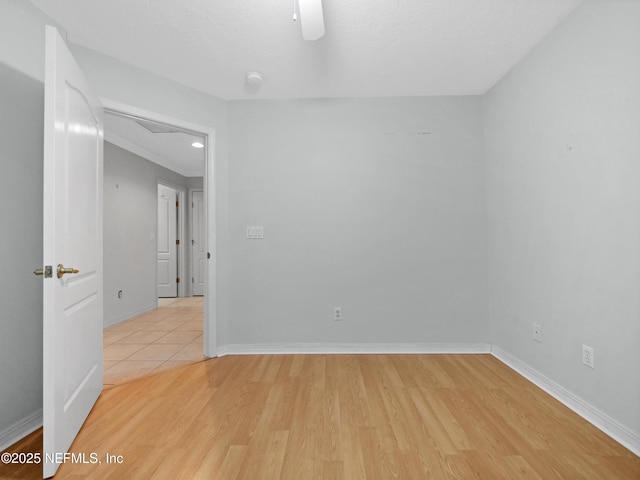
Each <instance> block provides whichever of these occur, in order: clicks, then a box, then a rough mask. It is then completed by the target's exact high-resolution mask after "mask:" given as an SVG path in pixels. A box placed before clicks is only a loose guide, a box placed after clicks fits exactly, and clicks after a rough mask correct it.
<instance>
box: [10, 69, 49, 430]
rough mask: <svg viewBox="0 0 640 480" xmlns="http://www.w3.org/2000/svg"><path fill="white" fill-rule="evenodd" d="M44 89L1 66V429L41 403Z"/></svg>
mask: <svg viewBox="0 0 640 480" xmlns="http://www.w3.org/2000/svg"><path fill="white" fill-rule="evenodd" d="M43 102H44V86H43V85H42V83H40V82H39V81H37V80H33V79H31V78H29V77H27V76H25V75H23V74H21V73H19V72H17V71H15V70H13V69H11V68H9V67H7V66H5V65H3V64H0V105H2V115H0V163H1V165H2V175H0V191H2V192H3V195H5V197H4V198H5V201H3V202H2V204H1V205H0V222H2V225H3V227H2V234H1V235H0V251H2V252H3V253H4V255H3V261H2V263H3V266H2V270H3V274H2V275H0V305H2V307H1V312H0V434H1V433H2V431H3V430H5V429H6V428H8V427H9V426H11V425H13V424H14V423H16V422H18V421H20V420H23V419H24V418H26V417H28V416H29V415H31V414H33V413H34V412H37V411H38V410H40V409H41V408H42V281H43V279H42V277H36V276H35V275H34V274H33V273H32V272H33V270H34V269H36V268H41V265H42V208H43V207H42V148H43V117H44V103H43Z"/></svg>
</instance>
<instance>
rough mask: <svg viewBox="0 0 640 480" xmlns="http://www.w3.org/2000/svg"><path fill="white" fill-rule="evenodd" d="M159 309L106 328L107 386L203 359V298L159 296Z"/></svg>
mask: <svg viewBox="0 0 640 480" xmlns="http://www.w3.org/2000/svg"><path fill="white" fill-rule="evenodd" d="M158 305H159V308H157V309H156V310H152V311H150V312H147V313H144V314H142V315H139V316H137V317H134V318H132V319H130V320H126V321H124V322H121V323H119V324H117V325H114V326H112V327H109V328H106V329H105V330H104V340H103V344H104V386H105V387H108V386H113V385H117V384H121V383H125V382H128V381H131V380H135V379H137V378H140V377H144V376H146V375H149V374H151V373H157V372H161V371H164V370H168V369H170V368H174V367H179V366H183V365H188V364H190V363H195V362H199V361H201V360H204V359H205V357H204V355H203V343H202V342H203V335H202V330H203V315H204V313H203V312H204V297H187V298H160V299H158Z"/></svg>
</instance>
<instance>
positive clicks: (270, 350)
mask: <svg viewBox="0 0 640 480" xmlns="http://www.w3.org/2000/svg"><path fill="white" fill-rule="evenodd" d="M336 353H342V354H403V353H404V354H416V353H422V354H425V353H450V354H451V353H491V344H489V343H267V344H232V345H221V346H219V347H218V349H217V355H218V356H219V357H223V356H225V355H279V354H336Z"/></svg>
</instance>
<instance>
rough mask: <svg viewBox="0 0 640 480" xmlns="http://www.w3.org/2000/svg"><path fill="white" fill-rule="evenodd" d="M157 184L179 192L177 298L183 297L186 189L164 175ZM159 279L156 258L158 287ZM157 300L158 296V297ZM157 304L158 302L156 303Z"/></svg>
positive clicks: (158, 178)
mask: <svg viewBox="0 0 640 480" xmlns="http://www.w3.org/2000/svg"><path fill="white" fill-rule="evenodd" d="M156 185H164V186H165V187H169V188H173V189H174V190H175V191H176V192H177V194H178V205H179V206H178V207H177V210H178V224H177V226H176V236H177V237H178V240H180V244H179V245H178V247H180V248H177V249H176V261H177V262H178V269H177V272H178V278H179V279H180V283H178V288H177V290H176V295H177V298H183V297H185V296H186V291H185V283H184V282H186V275H187V271H186V266H185V261H186V260H185V247H186V244H185V242H186V240H185V239H186V236H185V218H184V216H185V214H186V209H185V198H186V197H185V191H184V187H180V186H178V185H175V184H173V183H171V182H168V181H167V180H165V179H164V178H162V177H156ZM158 220H159V219H158V214H156V230H157V229H158ZM157 251H158V237H157V235H156V252H157ZM157 279H158V262H157V259H156V278H155V282H156V283H155V285H156V287H157V281H158V280H157ZM156 297H158V292H157V291H156ZM156 300H157V298H156ZM156 305H157V303H156Z"/></svg>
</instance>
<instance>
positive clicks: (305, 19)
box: [298, 0, 324, 40]
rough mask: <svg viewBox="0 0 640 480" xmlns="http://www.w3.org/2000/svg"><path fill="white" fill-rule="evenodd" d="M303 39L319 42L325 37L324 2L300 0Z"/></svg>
mask: <svg viewBox="0 0 640 480" xmlns="http://www.w3.org/2000/svg"><path fill="white" fill-rule="evenodd" d="M298 8H299V9H300V26H301V28H302V38H303V39H305V40H318V39H319V38H320V37H322V36H323V35H324V17H323V15H322V0H298Z"/></svg>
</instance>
